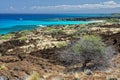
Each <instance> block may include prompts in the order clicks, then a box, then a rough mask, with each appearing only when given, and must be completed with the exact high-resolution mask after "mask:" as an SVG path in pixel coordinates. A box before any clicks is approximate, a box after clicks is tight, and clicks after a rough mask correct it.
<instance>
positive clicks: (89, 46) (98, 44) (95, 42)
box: [73, 35, 105, 54]
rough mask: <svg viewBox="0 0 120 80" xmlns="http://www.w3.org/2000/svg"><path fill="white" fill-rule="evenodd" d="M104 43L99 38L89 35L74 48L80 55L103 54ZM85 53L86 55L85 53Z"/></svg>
mask: <svg viewBox="0 0 120 80" xmlns="http://www.w3.org/2000/svg"><path fill="white" fill-rule="evenodd" d="M104 46H105V45H104V43H103V42H102V41H101V38H100V37H99V36H94V35H87V36H84V37H83V38H82V39H81V40H80V41H79V42H78V43H77V44H76V45H74V46H73V50H74V51H75V52H79V53H83V54H85V53H90V54H95V53H103V51H104ZM84 52H85V53H84Z"/></svg>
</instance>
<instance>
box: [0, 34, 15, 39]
mask: <svg viewBox="0 0 120 80" xmlns="http://www.w3.org/2000/svg"><path fill="white" fill-rule="evenodd" d="M14 35H15V34H12V33H9V34H6V35H0V40H8V39H10V38H12V37H13V36H14Z"/></svg>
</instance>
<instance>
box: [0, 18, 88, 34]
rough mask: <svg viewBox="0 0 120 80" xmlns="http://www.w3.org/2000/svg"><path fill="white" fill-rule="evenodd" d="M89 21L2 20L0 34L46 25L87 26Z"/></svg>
mask: <svg viewBox="0 0 120 80" xmlns="http://www.w3.org/2000/svg"><path fill="white" fill-rule="evenodd" d="M87 23H90V21H31V20H2V21H0V34H6V33H9V32H17V31H20V30H31V29H34V28H36V27H42V26H47V25H66V24H87Z"/></svg>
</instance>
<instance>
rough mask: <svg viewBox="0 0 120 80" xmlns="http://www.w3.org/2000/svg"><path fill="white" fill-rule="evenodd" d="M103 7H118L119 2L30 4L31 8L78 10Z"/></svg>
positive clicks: (119, 5)
mask: <svg viewBox="0 0 120 80" xmlns="http://www.w3.org/2000/svg"><path fill="white" fill-rule="evenodd" d="M104 8H120V3H116V2H115V1H107V2H102V3H99V4H81V5H57V6H32V7H31V8H30V9H32V10H42V9H43V10H44V9H47V10H50V9H55V10H56V9H57V10H79V9H104Z"/></svg>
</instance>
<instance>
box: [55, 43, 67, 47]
mask: <svg viewBox="0 0 120 80" xmlns="http://www.w3.org/2000/svg"><path fill="white" fill-rule="evenodd" d="M56 46H57V47H58V48H62V47H65V46H67V43H66V42H60V43H58V44H57V45H56Z"/></svg>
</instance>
